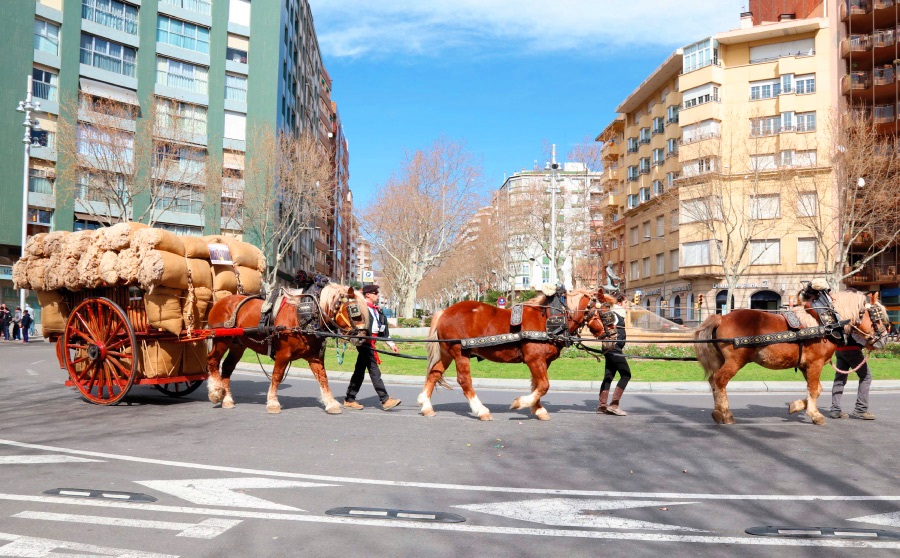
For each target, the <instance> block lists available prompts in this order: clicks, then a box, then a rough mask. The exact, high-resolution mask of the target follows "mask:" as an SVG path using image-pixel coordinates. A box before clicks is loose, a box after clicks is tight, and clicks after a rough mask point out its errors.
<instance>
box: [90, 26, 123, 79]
mask: <svg viewBox="0 0 900 558" xmlns="http://www.w3.org/2000/svg"><path fill="white" fill-rule="evenodd" d="M136 59H137V52H136V51H135V50H134V49H133V48H131V47H127V46H125V45H120V44H119V43H114V42H112V41H107V40H106V39H101V38H100V37H95V36H93V35H87V34H84V33H82V35H81V63H82V64H85V65H87V66H93V67H94V68H97V69H100V70H106V71H107V72H113V73H116V74H121V75H123V76H128V77H134V76H135V64H136Z"/></svg>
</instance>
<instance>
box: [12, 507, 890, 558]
mask: <svg viewBox="0 0 900 558" xmlns="http://www.w3.org/2000/svg"><path fill="white" fill-rule="evenodd" d="M0 500H10V501H18V502H38V503H43V504H62V505H78V506H95V507H104V508H120V509H128V510H133V511H152V512H163V513H187V514H193V515H209V516H218V517H239V518H242V519H263V520H279V521H295V522H303V523H327V524H331V525H353V526H358V527H379V528H381V529H383V528H385V527H393V528H396V529H421V530H427V531H455V532H459V533H465V534H491V535H524V536H535V537H560V538H576V539H612V540H619V541H626V540H630V541H646V542H663V543H664V542H676V543H700V544H722V545H747V546H782V547H825V548H881V549H890V550H900V542H888V541H868V540H840V539H790V538H776V537H720V536H715V535H671V534H664V533H634V532H628V531H584V530H574V529H531V528H518V527H492V526H487V525H467V524H462V523H414V522H406V521H395V520H391V519H364V518H349V517H335V516H328V515H322V516H313V515H299V514H294V513H274V512H255V511H240V510H223V509H212V508H190V507H178V506H163V505H159V504H139V503H125V502H113V501H105V500H93V499H84V500H73V499H71V498H60V497H57V496H25V495H17V494H0ZM379 532H381V533H383V531H379ZM2 538H3V534H2V533H0V539H2ZM0 551H2V548H0ZM0 556H9V555H8V554H7V555H4V554H2V553H0ZM14 556H23V554H15V555H14ZM24 556H44V555H42V554H34V555H32V554H24ZM127 556H129V558H130V557H131V556H132V555H130V554H129V555H127ZM134 556H140V557H141V558H143V556H144V555H138V554H135V555H134Z"/></svg>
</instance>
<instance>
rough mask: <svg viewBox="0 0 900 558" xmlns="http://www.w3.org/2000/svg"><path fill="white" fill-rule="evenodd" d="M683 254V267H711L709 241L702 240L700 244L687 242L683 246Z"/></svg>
mask: <svg viewBox="0 0 900 558" xmlns="http://www.w3.org/2000/svg"><path fill="white" fill-rule="evenodd" d="M681 253H682V254H683V260H682V262H681V267H691V266H696V265H709V263H710V260H709V241H708V240H701V241H700V242H686V243H684V244H682V245H681Z"/></svg>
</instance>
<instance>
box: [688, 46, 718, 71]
mask: <svg viewBox="0 0 900 558" xmlns="http://www.w3.org/2000/svg"><path fill="white" fill-rule="evenodd" d="M682 56H683V58H682V73H685V74H686V73H688V72H693V71H694V70H699V69H700V68H704V67H706V66H709V65H710V64H716V65H718V64H719V42H718V41H716V40H715V39H712V38H710V39H704V40H702V41H699V42H696V43H694V44H692V45H688V46H686V47H684V53H683V55H682Z"/></svg>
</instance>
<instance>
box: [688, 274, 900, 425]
mask: <svg viewBox="0 0 900 558" xmlns="http://www.w3.org/2000/svg"><path fill="white" fill-rule="evenodd" d="M833 297H834V307H835V309H836V310H837V312H838V314H840V316H841V319H844V320H847V319H849V320H850V324H849V325H847V326H846V327H845V329H844V333H845V334H846V335H852V336H853V338H854V339H856V340H857V341H858V342H859V343H860V344H862V345H865V346H866V348H868V349H873V348H878V349H880V348H883V347H884V345H885V343H886V341H887V336H886V335H885V333H886V330H885V325H884V321H885V319H886V316H887V314H886V313H885V309H884V306H882V305H881V304H880V303H879V302H878V300H877V296H876V295H871V296H869V297H867V296H866V295H864V294H862V293H859V292H855V291H843V292H839V293H837V294H835V295H833ZM793 310H794V313H795V314H796V315H797V317H798V318H800V322H801V324H802V326H803V327H815V326H817V325H819V324H818V323H817V322H816V320H815V318H813V317H812V316H811V315H810V314H809V313H807V312H806V311H805V310H804V309H803V308H801V307H799V306H798V307H795V308H793ZM786 331H788V327H787V322H786V321H785V319H784V318H783V317H782V316H780V315H778V314H769V313H767V312H762V311H759V310H735V311H733V312H730V313H728V314H726V315H724V316H720V315H717V314H714V315H712V316H710V317H709V318H707V319H706V320H705V321H704V322H703V323H702V324H701V325H700V328H699V329H698V330H697V332H696V333H695V334H694V337H695V338H696V339H697V340H701V341H702V340H706V339H732V338H735V337H748V336H756V335H767V334H776V333H783V332H786ZM836 343H837V340H835V339H834V338H832V337H830V336H825V337H822V338H816V339H808V340H805V341H801V342H793V343H790V342H787V343H777V344H773V345H765V346H751V347H743V346H742V347H740V348H735V346H734V344H733V343H731V342H727V341H720V342H709V343H698V344H697V345H695V350H696V353H697V360H698V361H700V364H701V365H702V366H703V369H704V371H705V372H706V379H707V381H708V382H709V386H710V388H711V389H712V392H713V399H714V400H715V409H714V410H713V412H712V417H713V419H714V420H715V421H716V422H717V423H719V424H734V415H733V414H732V413H731V410H730V409H729V407H728V394H727V393H726V392H725V386H726V385H728V381H729V380H731V378H733V377H734V375H735V374H737V372H738V370H740V369H741V368H743V367H744V366H745V365H746V364H747V363H749V362H755V363H756V364H759V365H760V366H764V367H765V368H768V369H770V370H784V369H787V368H794V367H796V368H798V369H800V371H802V372H803V377H804V378H806V390H807V397H806V399H798V400H796V401H793V402H791V403H790V407H789V409H788V410H789V412H790V413H796V412H798V411H801V410H803V409H806V414H807V415H808V416H809V418H810V419H811V420H812V421H813V423H815V424H818V425H824V424H825V417H823V416H822V414H821V413H820V412H819V409H818V408H817V407H816V400H817V399H818V397H819V394H821V393H822V384H821V383H819V377H820V375H821V374H822V367H823V366H824V365H825V363H827V362H829V361H831V357H832V355H833V354H834V350H835V349H836V348H837V344H836Z"/></svg>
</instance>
